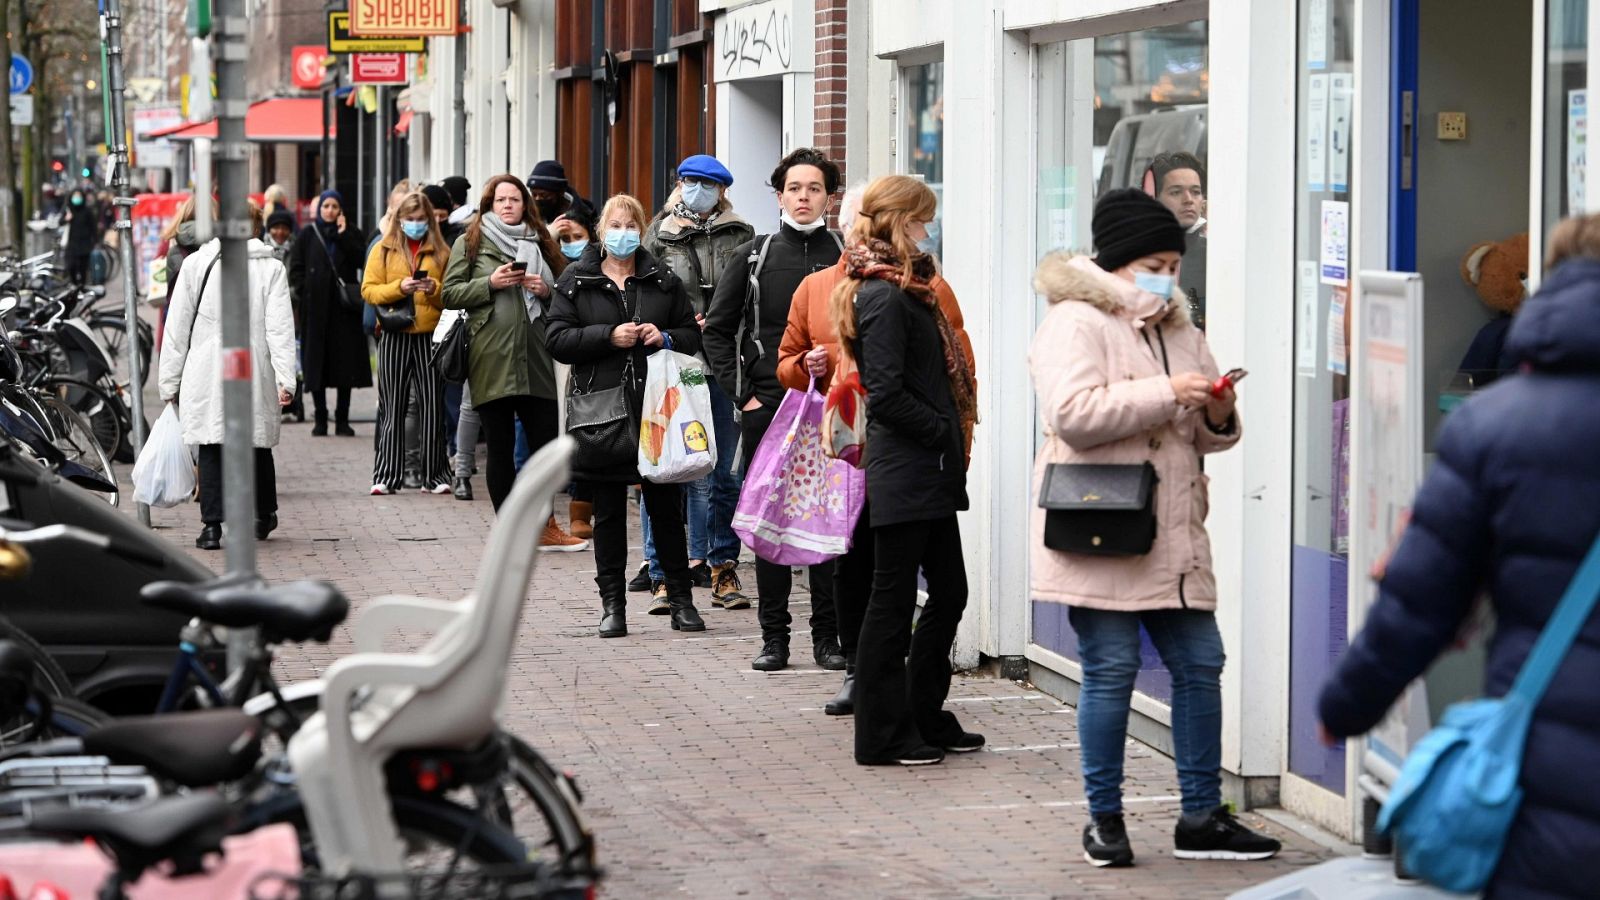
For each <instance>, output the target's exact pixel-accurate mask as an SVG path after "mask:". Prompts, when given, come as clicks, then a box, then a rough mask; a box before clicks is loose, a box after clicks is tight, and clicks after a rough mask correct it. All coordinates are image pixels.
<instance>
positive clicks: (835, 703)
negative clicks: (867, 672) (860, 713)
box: [822, 668, 856, 716]
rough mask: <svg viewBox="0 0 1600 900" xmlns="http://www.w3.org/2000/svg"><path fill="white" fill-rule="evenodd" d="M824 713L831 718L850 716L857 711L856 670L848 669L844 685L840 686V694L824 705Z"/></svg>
mask: <svg viewBox="0 0 1600 900" xmlns="http://www.w3.org/2000/svg"><path fill="white" fill-rule="evenodd" d="M822 711H823V712H824V713H826V714H828V715H830V716H848V715H853V714H854V713H855V711H856V670H855V669H854V668H850V669H846V670H845V673H844V684H841V685H839V693H837V694H834V695H833V699H832V700H829V701H828V702H827V703H825V704H823V705H822Z"/></svg>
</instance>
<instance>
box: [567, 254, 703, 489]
mask: <svg viewBox="0 0 1600 900" xmlns="http://www.w3.org/2000/svg"><path fill="white" fill-rule="evenodd" d="M625 285H626V290H618V289H617V286H616V285H615V284H613V283H612V282H611V279H610V278H608V277H606V275H605V273H604V272H602V271H600V249H599V247H598V246H596V245H591V246H590V247H589V249H588V250H586V251H584V254H583V256H582V257H580V258H579V259H578V261H577V262H575V263H573V264H572V265H570V266H568V267H567V269H566V271H564V272H562V273H561V278H560V279H559V280H558V281H557V282H556V287H555V292H554V293H553V294H551V295H550V314H549V316H548V317H547V322H546V324H545V346H547V347H548V348H549V349H550V355H551V356H553V357H555V359H556V360H557V361H558V362H564V363H566V364H568V365H570V366H572V374H571V376H570V378H571V380H570V382H569V383H570V384H575V385H580V386H582V387H583V388H584V389H585V390H588V389H589V388H591V387H593V388H594V389H596V390H603V389H605V388H608V387H610V386H611V385H614V384H617V383H618V382H620V381H621V380H622V378H623V376H624V373H625V372H626V370H627V364H628V362H629V360H630V359H631V360H632V362H633V374H632V378H631V380H630V384H629V388H630V393H631V395H632V399H633V409H634V413H635V414H637V413H638V412H639V410H640V409H641V408H642V407H643V405H644V378H645V373H646V372H647V371H648V359H647V358H648V356H649V354H650V353H654V352H655V350H656V348H654V347H646V346H644V345H643V344H636V345H634V347H633V348H632V349H630V350H623V349H619V348H617V347H614V346H612V344H611V332H612V331H614V330H615V329H616V327H617V326H618V325H621V324H622V323H624V322H649V323H651V324H652V325H655V326H656V327H657V328H659V329H661V330H662V332H664V333H665V334H666V335H667V336H668V337H669V338H670V339H671V341H672V349H674V350H676V351H678V352H679V353H688V354H694V353H698V352H700V327H699V325H697V324H696V323H695V320H694V309H693V307H691V306H690V305H689V298H688V296H687V295H686V294H685V293H684V289H683V283H682V282H680V281H679V280H678V278H677V276H676V275H673V274H672V272H671V271H669V270H667V269H666V268H664V267H663V266H662V265H661V264H660V263H658V262H657V261H656V258H655V257H653V256H651V255H650V254H649V253H647V252H646V251H644V250H643V249H640V250H638V251H637V252H636V253H635V254H634V274H633V275H632V276H630V277H629V278H628V279H627V281H626V282H625ZM572 467H573V475H574V477H576V478H577V479H579V480H582V481H629V482H636V481H638V479H639V473H638V472H637V471H635V470H633V469H632V468H631V467H630V468H627V469H619V470H614V471H590V470H586V469H585V468H584V463H583V460H582V459H574V460H573V461H572Z"/></svg>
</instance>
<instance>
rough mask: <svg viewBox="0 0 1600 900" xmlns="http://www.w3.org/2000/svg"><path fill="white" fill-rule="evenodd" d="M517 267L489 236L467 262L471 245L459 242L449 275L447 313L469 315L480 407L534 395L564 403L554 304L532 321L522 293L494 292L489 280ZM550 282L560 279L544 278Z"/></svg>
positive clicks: (470, 367) (470, 373)
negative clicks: (550, 338)
mask: <svg viewBox="0 0 1600 900" xmlns="http://www.w3.org/2000/svg"><path fill="white" fill-rule="evenodd" d="M508 262H511V258H510V257H508V256H506V255H505V254H504V253H503V252H501V250H500V248H499V247H497V246H495V244H494V242H493V241H491V240H489V239H488V238H487V237H485V238H484V239H483V242H482V243H481V244H480V245H479V248H478V258H477V259H476V260H472V259H468V258H467V240H466V238H465V237H461V238H457V239H456V243H455V246H454V247H452V248H451V249H450V265H449V266H448V267H446V268H445V272H444V295H443V300H444V307H445V309H462V310H466V315H467V340H468V347H469V349H468V350H467V385H468V387H470V388H471V390H472V403H473V405H474V406H476V405H478V404H482V403H488V402H489V401H491V400H498V399H500V398H501V397H515V396H519V395H525V396H526V395H531V396H534V397H542V398H544V399H546V400H558V399H560V394H558V393H557V392H556V373H555V364H554V363H553V362H552V361H551V359H550V351H548V350H546V349H545V346H544V334H545V316H546V315H548V314H549V301H548V300H541V301H540V305H541V306H542V307H544V313H543V314H541V315H540V316H539V318H538V319H536V320H534V321H532V322H529V321H528V312H527V307H525V306H524V305H523V303H522V288H520V287H508V288H499V289H498V290H496V289H491V288H490V287H489V275H490V274H491V273H492V272H494V270H495V269H498V268H500V267H501V266H503V265H505V264H506V263H508ZM543 274H544V276H545V282H546V283H547V284H550V285H552V287H553V286H554V284H555V278H554V277H553V276H552V275H551V274H550V273H549V272H548V271H546V272H544V273H543Z"/></svg>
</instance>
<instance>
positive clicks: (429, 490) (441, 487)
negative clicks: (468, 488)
mask: <svg viewBox="0 0 1600 900" xmlns="http://www.w3.org/2000/svg"><path fill="white" fill-rule="evenodd" d="M422 492H423V493H424V494H448V493H450V485H448V484H442V483H441V484H436V485H434V486H433V487H425V488H423V489H422Z"/></svg>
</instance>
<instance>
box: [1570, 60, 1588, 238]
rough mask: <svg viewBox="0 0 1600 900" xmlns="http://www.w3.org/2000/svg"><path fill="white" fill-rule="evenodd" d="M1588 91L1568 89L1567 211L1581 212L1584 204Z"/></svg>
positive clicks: (1572, 213)
mask: <svg viewBox="0 0 1600 900" xmlns="http://www.w3.org/2000/svg"><path fill="white" fill-rule="evenodd" d="M1588 98H1589V92H1588V91H1586V90H1584V89H1583V88H1576V89H1574V90H1570V91H1567V215H1569V216H1576V215H1580V214H1582V213H1584V212H1587V210H1586V209H1585V208H1584V205H1583V204H1584V196H1585V193H1586V191H1585V187H1586V184H1585V182H1586V181H1587V180H1588V179H1587V177H1586V175H1587V173H1588V171H1589V150H1588V143H1589V99H1588Z"/></svg>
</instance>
